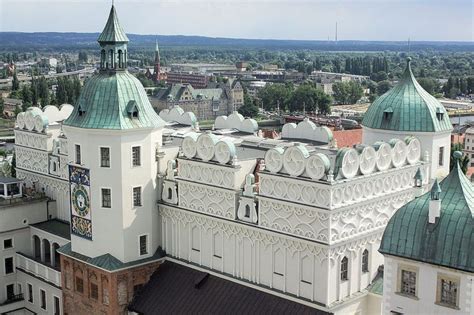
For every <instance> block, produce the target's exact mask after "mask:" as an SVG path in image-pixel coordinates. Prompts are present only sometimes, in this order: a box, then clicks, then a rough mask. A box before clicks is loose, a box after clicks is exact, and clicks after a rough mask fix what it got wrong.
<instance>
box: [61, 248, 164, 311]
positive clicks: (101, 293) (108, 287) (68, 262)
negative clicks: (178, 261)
mask: <svg viewBox="0 0 474 315" xmlns="http://www.w3.org/2000/svg"><path fill="white" fill-rule="evenodd" d="M160 263H161V262H152V263H149V264H146V265H142V266H138V267H133V268H129V269H126V270H122V271H117V272H107V271H104V270H102V269H99V268H95V267H92V266H90V265H88V264H85V263H83V262H81V261H79V260H75V259H71V258H69V257H66V256H62V255H61V266H62V268H63V269H62V287H63V303H64V305H63V309H64V314H65V315H67V314H69V315H72V314H74V315H76V314H77V315H82V314H84V315H91V314H111V315H112V314H114V315H115V314H128V312H127V306H128V304H129V303H130V302H131V301H132V299H133V296H134V291H135V289H136V288H137V289H138V288H139V287H140V286H142V285H144V284H145V283H147V282H148V280H149V279H150V276H151V275H152V274H153V272H154V271H155V270H156V269H157V268H158V267H159V265H160ZM80 279H82V285H81V283H80V282H81V281H80ZM81 287H82V292H80V291H81V290H80V289H81Z"/></svg>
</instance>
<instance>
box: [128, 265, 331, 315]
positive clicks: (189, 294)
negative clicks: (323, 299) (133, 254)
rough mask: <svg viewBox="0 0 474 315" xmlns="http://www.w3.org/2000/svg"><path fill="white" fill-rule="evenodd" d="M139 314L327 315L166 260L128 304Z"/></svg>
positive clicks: (131, 309) (130, 308)
mask: <svg viewBox="0 0 474 315" xmlns="http://www.w3.org/2000/svg"><path fill="white" fill-rule="evenodd" d="M128 309H129V310H130V311H133V312H137V313H139V314H144V315H148V314H159V313H161V314H170V313H172V314H190V313H192V314H290V313H291V314H321V315H323V314H330V313H327V312H324V311H321V310H318V309H315V308H312V307H309V306H307V305H304V304H299V303H296V302H294V301H290V300H287V299H284V298H281V297H277V296H275V295H272V294H269V293H265V292H262V291H260V290H257V289H253V288H251V287H247V286H244V285H241V284H238V283H235V282H232V281H229V280H225V279H222V278H219V277H217V276H213V275H210V274H208V273H205V272H201V271H198V270H195V269H192V268H189V267H185V266H182V265H180V264H176V263H173V262H170V261H166V262H164V263H163V264H161V265H160V267H159V268H158V269H157V270H156V271H155V272H154V273H153V275H152V276H151V278H150V281H149V282H148V283H147V284H146V285H145V286H144V287H143V288H142V289H141V291H140V292H139V293H138V294H137V295H136V296H135V298H134V299H133V301H132V302H131V303H130V305H129V307H128Z"/></svg>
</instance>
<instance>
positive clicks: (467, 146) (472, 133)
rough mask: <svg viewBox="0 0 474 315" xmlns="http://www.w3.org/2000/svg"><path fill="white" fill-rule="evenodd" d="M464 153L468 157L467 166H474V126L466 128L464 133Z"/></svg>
mask: <svg viewBox="0 0 474 315" xmlns="http://www.w3.org/2000/svg"><path fill="white" fill-rule="evenodd" d="M463 153H464V155H466V156H467V157H469V167H474V128H473V127H470V128H467V130H466V132H465V133H464V149H463Z"/></svg>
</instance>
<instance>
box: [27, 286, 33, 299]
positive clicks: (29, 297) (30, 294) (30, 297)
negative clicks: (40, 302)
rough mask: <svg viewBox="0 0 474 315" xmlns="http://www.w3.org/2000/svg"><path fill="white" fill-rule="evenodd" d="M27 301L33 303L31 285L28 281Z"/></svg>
mask: <svg viewBox="0 0 474 315" xmlns="http://www.w3.org/2000/svg"><path fill="white" fill-rule="evenodd" d="M28 302H30V303H33V286H32V285H31V284H29V283H28Z"/></svg>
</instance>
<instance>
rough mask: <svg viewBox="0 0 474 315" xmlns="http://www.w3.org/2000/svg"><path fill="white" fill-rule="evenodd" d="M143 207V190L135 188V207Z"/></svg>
mask: <svg viewBox="0 0 474 315" xmlns="http://www.w3.org/2000/svg"><path fill="white" fill-rule="evenodd" d="M141 205H142V188H141V187H133V206H134V207H140V206H141Z"/></svg>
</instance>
